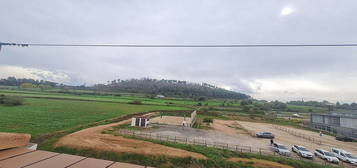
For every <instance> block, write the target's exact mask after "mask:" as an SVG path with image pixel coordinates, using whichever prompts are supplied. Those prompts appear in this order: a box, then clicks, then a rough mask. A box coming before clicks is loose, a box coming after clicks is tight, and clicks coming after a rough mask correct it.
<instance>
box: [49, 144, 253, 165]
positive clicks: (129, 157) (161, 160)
mask: <svg viewBox="0 0 357 168" xmlns="http://www.w3.org/2000/svg"><path fill="white" fill-rule="evenodd" d="M54 151H56V152H59V153H67V154H73V155H79V156H85V157H93V158H99V159H105V160H112V161H118V162H127V163H133V164H139V165H144V166H153V167H157V168H173V167H175V168H187V167H197V168H201V167H202V168H203V167H204V168H217V167H224V168H253V167H252V166H251V165H250V164H247V163H234V162H227V161H224V160H210V159H209V160H202V159H194V158H191V157H186V158H178V157H166V156H152V155H143V154H134V153H114V152H98V151H94V150H91V149H81V150H79V149H70V148H66V147H58V148H55V149H54Z"/></svg>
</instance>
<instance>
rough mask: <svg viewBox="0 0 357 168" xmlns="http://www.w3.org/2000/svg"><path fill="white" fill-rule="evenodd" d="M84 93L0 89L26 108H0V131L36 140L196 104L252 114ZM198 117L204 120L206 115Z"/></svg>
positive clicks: (231, 105)
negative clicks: (133, 102) (103, 121)
mask: <svg viewBox="0 0 357 168" xmlns="http://www.w3.org/2000/svg"><path fill="white" fill-rule="evenodd" d="M83 93H87V92H82V91H72V92H71V93H59V92H58V91H38V90H21V89H4V88H3V89H0V94H4V95H16V96H22V97H25V104H24V105H21V106H14V107H13V106H5V105H0V118H1V120H0V131H2V132H19V133H30V134H32V135H33V136H38V135H42V134H46V133H51V132H54V131H61V130H65V129H71V128H75V127H78V126H81V125H85V124H91V123H94V122H97V121H102V120H106V119H110V118H116V117H121V116H124V115H127V114H132V113H138V112H146V111H153V110H187V109H188V108H191V109H192V108H198V106H197V104H198V103H201V105H202V106H203V107H202V108H201V109H202V110H203V111H205V112H206V113H207V115H208V112H218V114H220V116H215V117H218V118H219V117H221V118H222V117H223V115H250V114H254V111H253V112H252V111H245V109H244V108H243V107H242V106H240V102H239V101H225V100H217V99H209V100H206V101H194V100H192V99H184V98H165V99H153V98H149V97H147V96H145V95H131V94H126V93H120V96H115V95H114V94H113V95H110V94H108V93H106V94H107V95H91V94H83ZM134 100H139V101H141V103H142V105H134V104H130V102H132V101H134ZM223 105H224V106H223ZM248 106H249V107H251V108H254V106H255V105H253V104H252V105H248ZM288 108H289V109H293V110H296V111H299V112H306V113H308V112H325V111H326V109H324V108H320V107H311V106H296V105H288ZM281 113H283V111H281ZM200 115H203V116H206V114H205V113H201V114H200Z"/></svg>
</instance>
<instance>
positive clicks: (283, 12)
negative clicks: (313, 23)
mask: <svg viewBox="0 0 357 168" xmlns="http://www.w3.org/2000/svg"><path fill="white" fill-rule="evenodd" d="M294 11H295V10H294V9H293V8H291V7H284V8H283V9H282V10H281V12H280V14H281V15H282V16H287V15H290V14H292V13H293V12H294Z"/></svg>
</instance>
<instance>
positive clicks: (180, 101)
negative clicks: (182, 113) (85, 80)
mask: <svg viewBox="0 0 357 168" xmlns="http://www.w3.org/2000/svg"><path fill="white" fill-rule="evenodd" d="M0 94H5V95H16V96H23V97H28V98H45V99H68V100H82V101H102V102H117V103H129V102H132V101H134V100H139V101H141V102H142V103H143V104H147V105H181V106H194V105H197V103H199V102H200V103H202V104H203V105H205V104H208V105H210V106H218V105H220V104H221V103H222V101H221V100H214V99H212V100H206V101H193V100H192V99H185V98H165V99H157V98H154V99H151V98H148V97H146V96H144V95H141V96H139V95H136V96H132V95H129V94H123V95H122V96H114V95H88V94H80V92H79V94H78V93H58V92H53V91H36V90H20V89H15V90H8V89H1V88H0Z"/></svg>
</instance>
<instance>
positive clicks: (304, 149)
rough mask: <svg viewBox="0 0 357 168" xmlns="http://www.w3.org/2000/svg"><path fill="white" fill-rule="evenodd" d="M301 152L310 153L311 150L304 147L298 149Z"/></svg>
mask: <svg viewBox="0 0 357 168" xmlns="http://www.w3.org/2000/svg"><path fill="white" fill-rule="evenodd" d="M297 148H298V149H299V150H301V151H305V152H309V150H307V149H306V148H304V147H297Z"/></svg>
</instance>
